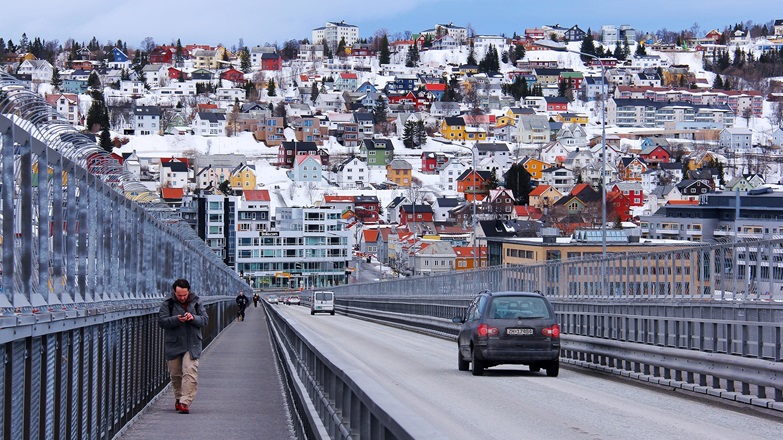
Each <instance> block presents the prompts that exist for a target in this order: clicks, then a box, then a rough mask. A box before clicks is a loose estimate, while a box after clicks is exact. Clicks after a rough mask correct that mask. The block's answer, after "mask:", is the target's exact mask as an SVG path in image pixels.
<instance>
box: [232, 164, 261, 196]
mask: <svg viewBox="0 0 783 440" xmlns="http://www.w3.org/2000/svg"><path fill="white" fill-rule="evenodd" d="M229 181H230V182H231V188H232V189H234V190H249V189H256V172H255V170H253V169H252V168H250V167H249V166H247V165H244V164H242V165H239V166H238V167H236V168H235V169H234V171H232V172H231V178H230V179H229Z"/></svg>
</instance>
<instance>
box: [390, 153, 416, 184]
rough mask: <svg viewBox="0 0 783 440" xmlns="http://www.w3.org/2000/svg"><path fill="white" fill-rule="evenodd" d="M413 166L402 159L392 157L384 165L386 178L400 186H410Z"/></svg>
mask: <svg viewBox="0 0 783 440" xmlns="http://www.w3.org/2000/svg"><path fill="white" fill-rule="evenodd" d="M412 173H413V166H411V164H410V163H408V162H407V161H404V160H402V159H394V160H392V161H391V163H389V164H388V165H386V180H388V181H390V182H394V183H395V184H397V186H400V187H405V188H407V187H410V186H411V178H412Z"/></svg>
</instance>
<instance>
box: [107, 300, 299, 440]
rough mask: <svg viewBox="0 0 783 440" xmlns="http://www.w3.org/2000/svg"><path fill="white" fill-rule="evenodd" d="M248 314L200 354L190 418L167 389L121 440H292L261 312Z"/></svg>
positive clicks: (287, 412) (288, 417)
mask: <svg viewBox="0 0 783 440" xmlns="http://www.w3.org/2000/svg"><path fill="white" fill-rule="evenodd" d="M251 304H252V303H251ZM245 315H246V317H245V320H244V321H242V322H239V321H235V322H234V323H233V324H231V325H229V326H228V328H226V329H225V330H224V331H223V332H222V333H221V334H220V335H219V336H218V337H217V338H216V339H215V340H214V341H213V342H212V344H210V346H209V347H207V349H206V350H205V351H204V353H203V354H202V355H201V359H200V361H199V380H198V382H199V387H198V394H197V395H196V399H195V400H194V401H193V403H192V404H191V405H190V414H179V413H178V412H176V411H175V410H174V392H173V391H172V389H171V387H170V386H169V387H168V388H167V389H166V390H165V391H163V393H162V395H161V396H160V397H159V398H158V399H157V400H156V401H155V402H153V403H152V404H151V405H150V406H149V407H148V408H147V409H146V410H145V412H144V413H143V414H142V415H141V416H140V417H139V418H138V419H136V421H135V422H134V423H133V424H132V425H131V426H130V427H129V428H128V429H127V431H126V432H125V433H124V434H123V435H122V436H121V437H120V439H122V440H153V439H161V440H164V439H165V440H171V439H188V440H198V439H205V440H214V439H221V440H228V439H274V440H286V439H294V438H295V436H294V434H293V429H292V426H291V417H290V415H289V411H288V407H287V405H286V401H285V397H284V394H283V385H282V381H281V379H280V376H279V375H278V371H277V366H276V364H275V358H274V354H273V353H272V345H271V343H270V338H269V329H268V328H267V324H266V316H265V314H264V311H263V308H262V307H261V306H260V305H259V307H258V308H255V307H253V306H252V305H251V306H250V307H248V308H247V311H246V313H245Z"/></svg>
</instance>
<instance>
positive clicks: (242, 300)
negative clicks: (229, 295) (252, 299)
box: [237, 290, 248, 321]
mask: <svg viewBox="0 0 783 440" xmlns="http://www.w3.org/2000/svg"><path fill="white" fill-rule="evenodd" d="M247 303H248V300H247V297H246V296H245V292H244V291H242V290H240V291H239V295H237V305H238V306H239V312H238V313H237V318H239V320H240V321H244V320H245V308H246V307H247Z"/></svg>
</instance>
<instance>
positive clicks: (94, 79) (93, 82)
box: [87, 70, 101, 89]
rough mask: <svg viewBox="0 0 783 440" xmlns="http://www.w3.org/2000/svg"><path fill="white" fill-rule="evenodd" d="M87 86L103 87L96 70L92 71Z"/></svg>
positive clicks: (93, 87) (92, 87)
mask: <svg viewBox="0 0 783 440" xmlns="http://www.w3.org/2000/svg"><path fill="white" fill-rule="evenodd" d="M87 86H88V87H90V88H91V89H100V88H101V80H100V78H98V73H97V72H95V71H94V70H93V71H92V72H91V73H90V76H89V77H87Z"/></svg>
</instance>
